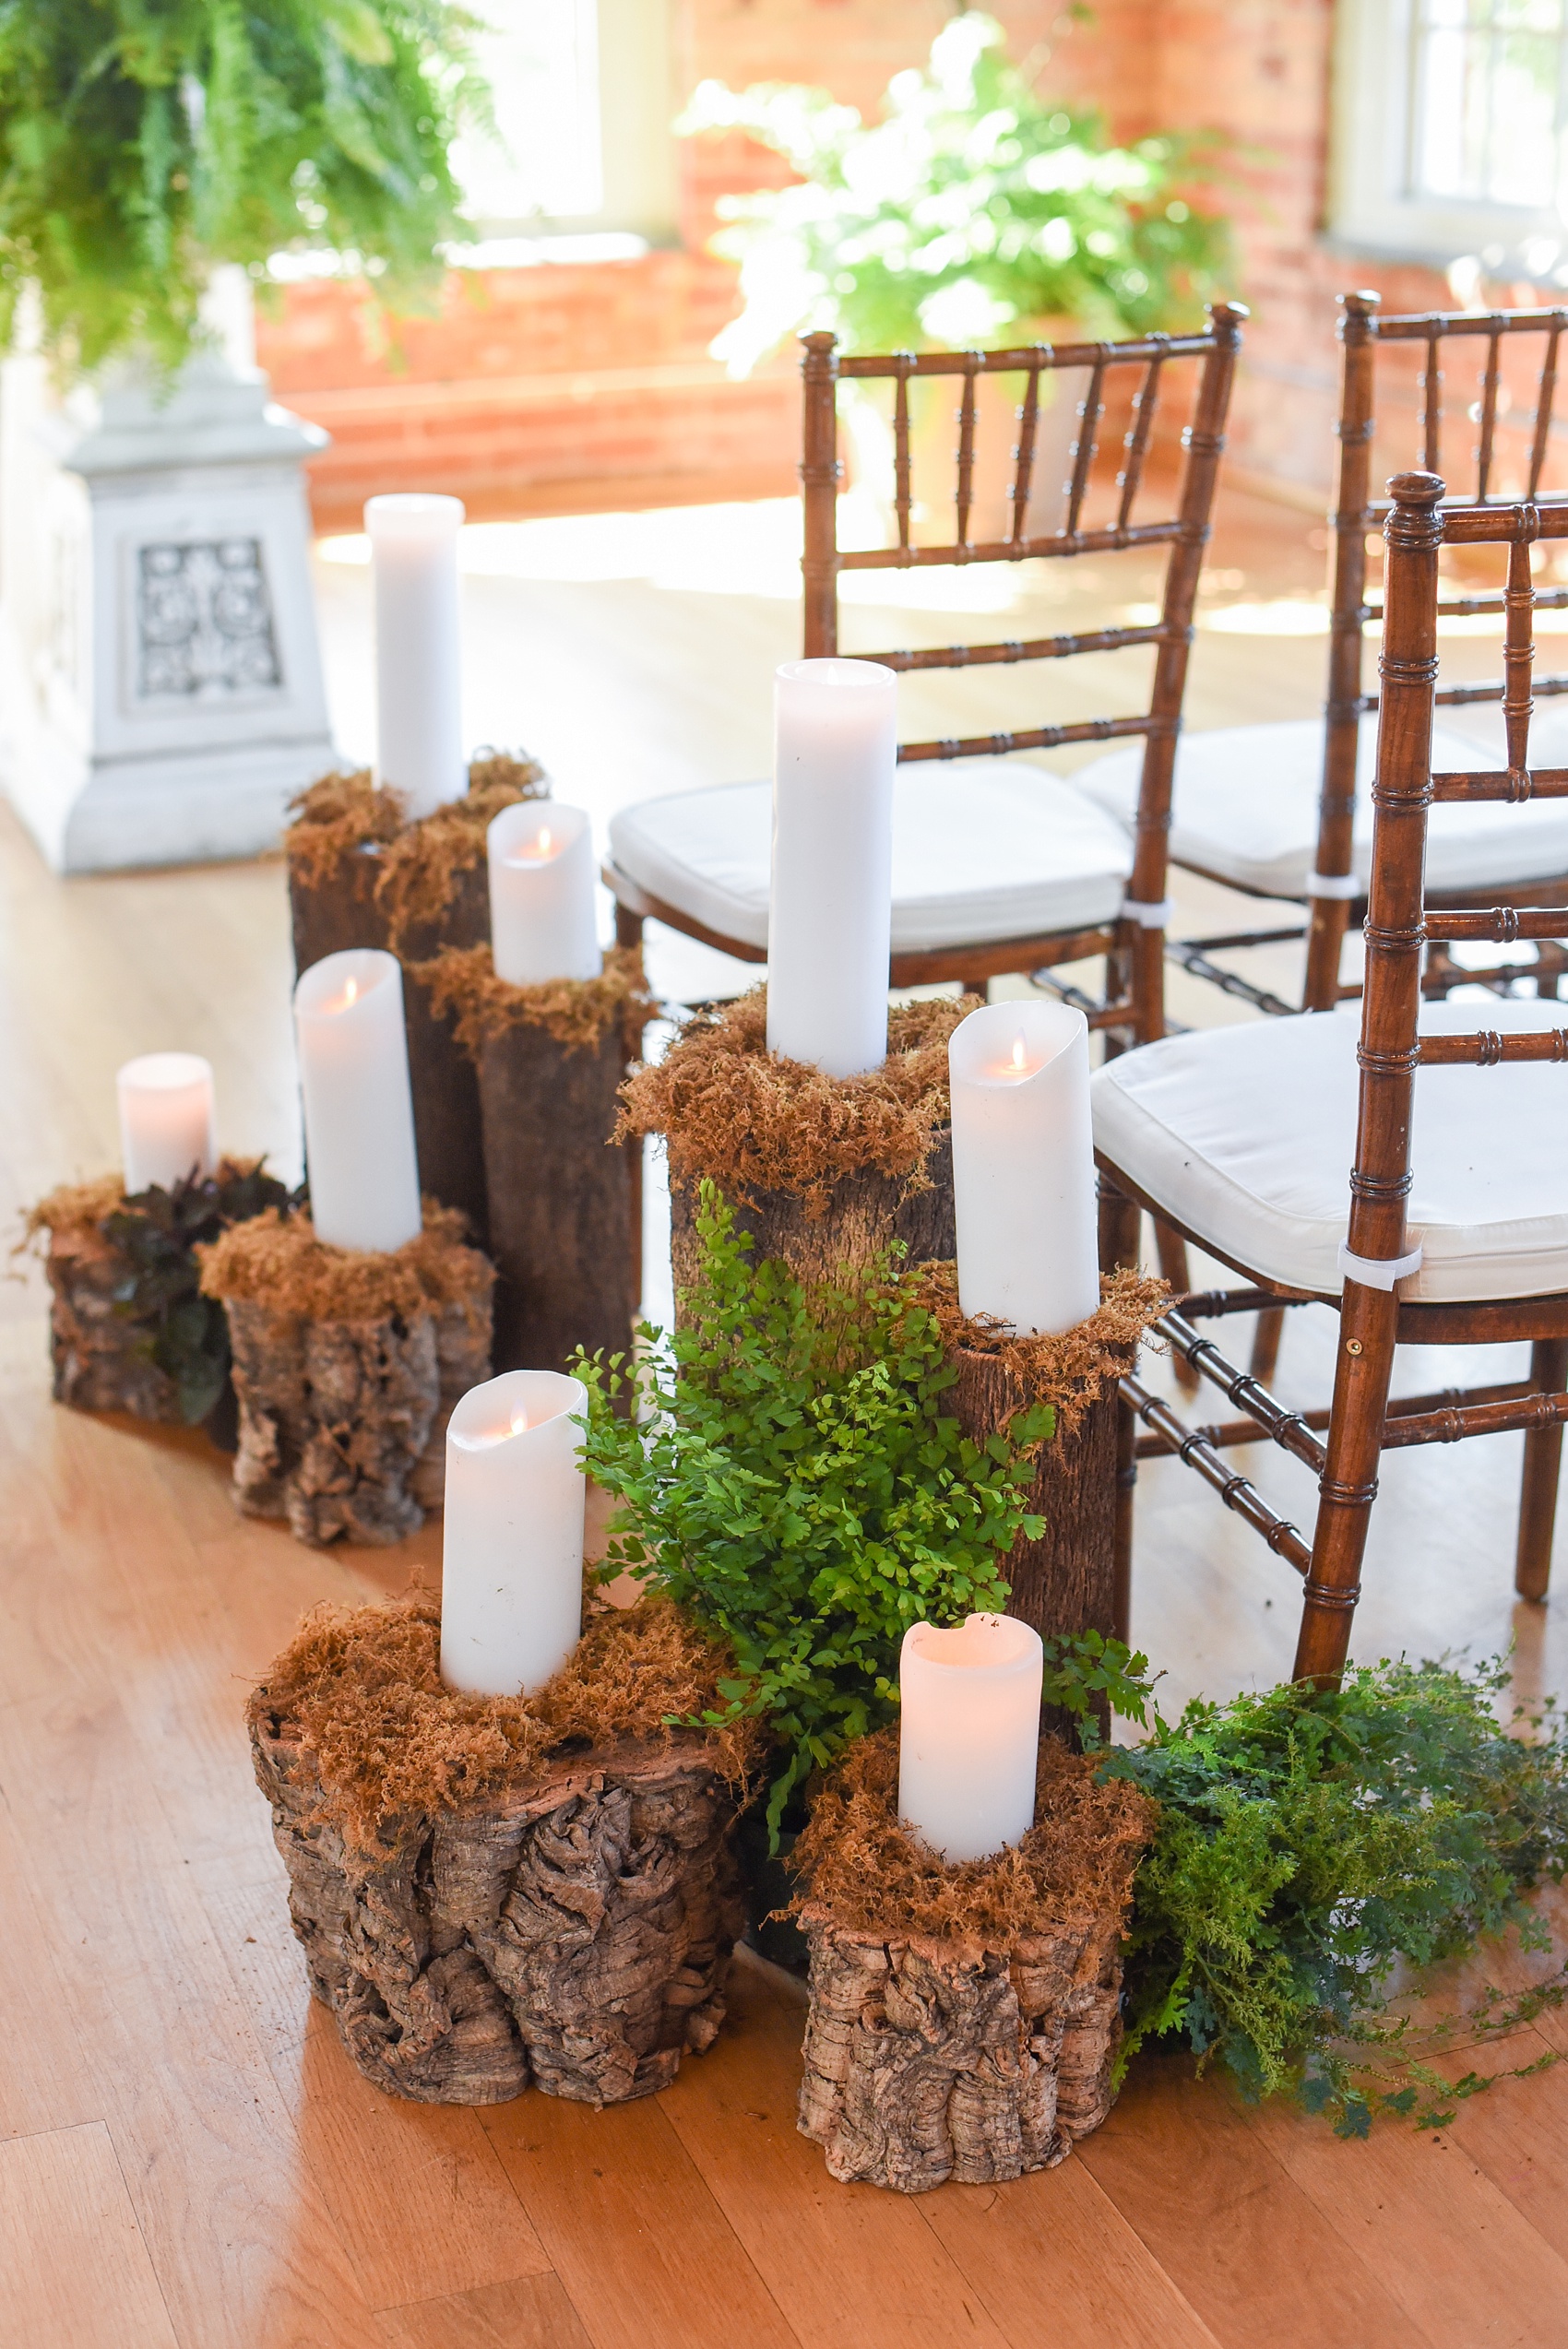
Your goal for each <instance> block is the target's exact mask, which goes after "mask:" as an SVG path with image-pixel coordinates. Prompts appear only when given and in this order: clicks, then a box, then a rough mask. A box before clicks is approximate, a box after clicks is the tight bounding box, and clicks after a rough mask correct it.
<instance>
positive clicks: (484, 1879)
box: [251, 1715, 742, 2106]
mask: <svg viewBox="0 0 1568 2349" xmlns="http://www.w3.org/2000/svg"><path fill="white" fill-rule="evenodd" d="M251 1742H252V1751H253V1758H254V1761H255V1774H256V1783H257V1784H258V1785H259V1786H260V1788H261V1790H262V1793H263V1794H264V1795H265V1796H266V1797H267V1800H268V1802H269V1803H270V1804H271V1806H272V1822H273V1835H274V1838H275V1840H276V1842H277V1845H278V1848H279V1852H280V1853H281V1855H282V1857H283V1861H284V1865H285V1867H286V1868H287V1869H288V1872H289V1909H290V1915H291V1918H292V1921H293V1927H294V1931H295V1934H296V1935H297V1936H298V1938H299V1940H300V1941H301V1942H302V1943H303V1948H304V1952H305V1965H306V1970H307V1972H308V1975H309V1977H310V1987H311V1989H312V1992H313V1993H314V1995H315V1997H316V1998H318V1999H320V2000H321V2002H322V2004H323V2005H324V2006H327V2007H328V2008H330V2010H331V2011H332V2013H333V2015H334V2016H335V2018H336V2020H337V2023H338V2028H339V2033H340V2035H341V2036H342V2040H343V2045H344V2046H345V2047H346V2048H347V2049H348V2052H349V2054H350V2057H351V2058H352V2059H353V2061H354V2062H355V2063H356V2064H357V2065H358V2067H359V2069H360V2070H361V2071H362V2072H363V2073H364V2075H365V2077H366V2078H367V2079H368V2080H371V2081H374V2083H375V2085H376V2086H377V2087H378V2088H382V2089H385V2090H386V2092H387V2093H388V2094H391V2095H395V2096H406V2097H409V2098H411V2099H412V2100H414V2101H415V2102H418V2103H422V2104H449V2105H493V2104H500V2103H503V2102H505V2100H506V2099H507V2098H508V2097H512V2096H517V2095H520V2094H521V2093H522V2091H523V2090H524V2089H525V2088H526V2087H528V2086H529V2084H530V2082H531V2083H532V2084H533V2085H535V2086H537V2087H540V2088H542V2089H543V2090H544V2091H545V2093H546V2094H548V2095H552V2096H565V2097H569V2098H571V2099H573V2100H574V2101H575V2102H576V2103H579V2104H588V2105H597V2106H604V2105H615V2104H624V2103H625V2102H626V2101H627V2100H628V2099H630V2098H632V2097H635V2096H647V2095H652V2094H655V2093H656V2092H657V2091H658V2090H659V2089H661V2088H667V2087H668V2086H669V2085H670V2083H671V2081H672V2080H673V2079H674V2077H675V2075H676V2072H677V2071H678V2070H679V2069H680V2063H681V2058H682V2056H683V2054H684V2053H686V2052H687V2051H700V2050H701V2049H703V2048H706V2047H707V2046H711V2045H712V2043H713V2040H714V2038H715V2037H716V2035H717V2034H718V2031H719V2025H720V2023H722V2021H723V2019H724V1983H725V1978H726V1975H727V1974H728V1971H729V1964H730V1954H731V1950H732V1948H733V1946H734V1941H735V1938H736V1935H737V1933H738V1931H739V1929H740V1926H741V1922H742V1911H741V1904H740V1902H739V1899H738V1897H737V1893H736V1889H735V1885H736V1876H735V1868H734V1861H733V1857H732V1854H731V1839H732V1830H733V1826H734V1821H735V1804H734V1801H733V1798H732V1797H731V1794H730V1792H729V1790H728V1789H727V1787H726V1786H725V1785H724V1783H723V1781H722V1779H721V1778H719V1776H718V1775H717V1774H715V1772H714V1771H713V1770H712V1769H711V1767H709V1764H708V1761H707V1756H706V1754H703V1755H700V1756H699V1754H698V1753H697V1752H696V1751H695V1750H694V1749H695V1741H693V1740H683V1739H682V1738H678V1737H677V1738H674V1739H673V1740H672V1741H671V1743H670V1744H669V1745H668V1746H665V1745H661V1744H651V1745H650V1744H646V1743H645V1744H638V1743H636V1742H634V1741H631V1740H626V1741H624V1742H617V1743H615V1744H612V1745H607V1746H605V1747H603V1748H599V1749H596V1750H593V1751H591V1752H588V1753H585V1754H581V1755H575V1756H573V1757H571V1758H570V1759H569V1760H561V1759H558V1760H556V1761H553V1762H544V1763H542V1764H536V1765H535V1767H534V1769H533V1772H532V1774H531V1776H529V1777H527V1778H523V1779H520V1780H519V1782H518V1783H517V1785H513V1786H508V1787H506V1788H505V1789H504V1790H503V1791H502V1792H501V1793H500V1794H498V1795H495V1796H493V1797H489V1798H487V1799H486V1800H485V1801H484V1802H483V1803H482V1804H481V1805H478V1806H476V1807H475V1808H474V1809H471V1810H469V1811H464V1812H441V1813H439V1814H437V1815H435V1816H434V1817H419V1818H416V1819H414V1820H412V1821H406V1822H404V1829H403V1832H402V1833H400V1834H399V1838H398V1845H397V1848H396V1850H392V1851H382V1852H376V1853H371V1854H367V1853H364V1852H362V1851H361V1850H359V1849H357V1848H355V1847H354V1846H353V1845H350V1844H347V1843H345V1840H344V1837H343V1835H342V1833H341V1832H340V1828H339V1824H338V1823H337V1822H336V1821H335V1820H334V1818H333V1815H332V1807H331V1801H330V1797H328V1796H327V1794H326V1793H325V1791H324V1789H323V1786H322V1784H321V1780H320V1777H319V1775H318V1774H317V1772H316V1769H315V1762H314V1760H313V1758H312V1756H311V1755H310V1754H309V1753H308V1752H307V1751H305V1750H303V1749H302V1748H301V1747H300V1746H298V1745H296V1744H294V1743H291V1742H290V1741H289V1740H288V1739H287V1738H285V1737H284V1736H283V1735H282V1734H281V1724H280V1723H279V1720H278V1718H277V1716H276V1715H273V1716H269V1717H264V1718H263V1719H262V1720H261V1721H259V1722H258V1723H257V1724H256V1725H255V1726H254V1727H253V1730H252V1739H251Z"/></svg>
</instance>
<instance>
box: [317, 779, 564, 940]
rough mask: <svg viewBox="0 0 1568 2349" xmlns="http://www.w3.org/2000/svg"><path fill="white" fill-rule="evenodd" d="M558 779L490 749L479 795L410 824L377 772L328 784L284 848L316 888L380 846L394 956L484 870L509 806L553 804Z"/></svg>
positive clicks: (380, 881)
mask: <svg viewBox="0 0 1568 2349" xmlns="http://www.w3.org/2000/svg"><path fill="white" fill-rule="evenodd" d="M549 792H550V779H549V777H547V776H546V774H545V772H544V769H543V767H541V766H540V764H539V762H538V761H537V760H536V759H531V758H529V757H528V756H527V755H526V754H525V755H520V756H517V755H513V754H512V753H507V752H502V751H486V752H483V753H481V754H480V756H479V757H477V758H476V759H474V760H473V761H472V762H471V764H470V765H469V788H468V791H467V794H466V795H465V796H464V797H463V798H462V799H460V800H450V801H447V802H446V804H445V806H444V807H439V808H437V809H436V810H435V811H434V813H433V814H431V815H427V816H422V817H421V818H420V819H419V821H418V822H417V823H412V824H410V821H409V815H408V805H407V802H406V801H405V800H404V798H403V796H402V794H401V793H400V792H398V791H393V790H387V789H377V788H376V786H375V783H374V780H373V778H372V776H371V772H370V769H369V768H368V767H362V768H360V769H359V770H358V771H357V772H356V773H354V774H352V775H348V774H339V775H327V776H324V777H322V779H321V781H320V782H319V783H313V784H312V785H311V787H310V789H309V790H308V791H303V792H301V794H300V796H299V798H298V799H297V800H294V801H291V813H292V816H293V822H292V823H291V825H290V826H289V829H288V831H287V833H286V834H285V835H284V839H283V846H284V850H285V853H286V854H287V856H288V859H289V863H290V866H291V870H292V871H293V872H295V874H296V875H297V876H298V877H299V879H300V880H301V881H303V882H304V883H305V884H307V885H309V886H310V887H313V888H314V887H319V886H320V884H322V883H323V882H325V881H327V880H329V879H330V877H331V875H332V874H333V873H334V872H336V870H337V868H338V866H339V864H340V863H341V861H342V860H343V859H344V858H345V857H347V856H351V855H353V854H354V852H355V851H356V850H357V849H359V848H363V847H365V846H367V845H368V846H371V847H374V848H379V849H380V850H381V855H380V857H379V859H378V860H377V870H376V880H375V896H376V902H377V904H378V905H380V906H381V908H383V910H384V911H385V913H386V918H387V924H388V929H389V932H390V936H391V942H392V946H393V950H394V952H396V951H397V950H398V944H399V942H400V941H401V940H402V939H403V938H404V937H405V936H406V935H407V933H408V932H409V931H410V929H412V928H413V927H414V926H415V925H416V924H418V923H420V922H425V921H434V920H436V919H438V918H439V917H440V915H441V914H442V913H444V912H445V908H447V906H448V905H450V903H451V901H452V896H453V892H454V890H455V888H456V886H457V875H458V874H459V873H461V872H469V871H471V870H472V868H473V867H474V866H475V865H477V864H481V863H482V862H483V860H484V854H485V843H484V836H485V833H486V831H487V829H488V828H489V825H490V824H491V823H492V821H493V818H494V817H496V816H498V815H499V814H500V813H501V811H502V809H503V808H509V807H511V806H513V805H515V803H516V802H517V801H518V800H538V799H545V798H548V796H549Z"/></svg>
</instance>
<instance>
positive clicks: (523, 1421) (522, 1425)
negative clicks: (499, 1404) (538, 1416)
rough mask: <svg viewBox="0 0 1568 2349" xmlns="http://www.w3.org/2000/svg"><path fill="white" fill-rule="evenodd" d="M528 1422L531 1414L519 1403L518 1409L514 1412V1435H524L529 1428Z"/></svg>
mask: <svg viewBox="0 0 1568 2349" xmlns="http://www.w3.org/2000/svg"><path fill="white" fill-rule="evenodd" d="M528 1424H529V1415H528V1413H527V1412H526V1411H525V1410H524V1408H523V1406H522V1405H521V1404H520V1403H519V1404H518V1406H517V1409H516V1410H515V1411H514V1412H513V1414H512V1433H513V1434H514V1435H522V1434H523V1433H524V1432H525V1430H527V1427H528Z"/></svg>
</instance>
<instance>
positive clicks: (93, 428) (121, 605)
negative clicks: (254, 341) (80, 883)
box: [0, 356, 335, 872]
mask: <svg viewBox="0 0 1568 2349" xmlns="http://www.w3.org/2000/svg"><path fill="white" fill-rule="evenodd" d="M78 397H79V396H78ZM72 405H73V406H74V405H76V402H75V401H74V402H73V403H72ZM326 440H327V435H326V434H325V433H322V432H321V431H320V430H319V428H318V427H316V426H315V425H312V424H307V423H304V422H303V421H301V419H300V418H298V417H295V416H291V415H290V414H289V413H288V411H287V410H286V409H280V408H277V407H275V406H273V405H272V403H271V402H270V401H269V400H268V398H267V380H266V378H265V376H263V375H261V374H258V373H257V372H256V371H255V370H254V369H236V368H234V367H233V366H232V365H231V364H230V363H229V362H227V361H226V360H223V359H220V358H218V357H217V356H207V357H202V358H198V359H196V360H195V361H193V362H191V364H190V365H189V366H188V367H187V368H186V369H185V370H184V374H182V375H181V377H180V378H179V381H178V384H177V386H176V387H175V389H174V391H173V393H172V396H170V397H167V398H166V399H165V400H164V401H163V402H162V404H161V405H160V403H159V400H158V397H157V395H156V392H155V390H154V389H153V388H152V387H150V386H148V385H145V384H139V383H134V382H125V383H122V384H120V385H119V386H116V387H114V388H113V389H111V390H108V391H106V392H105V393H104V395H103V397H102V399H101V403H100V404H99V412H98V414H97V415H96V417H91V416H89V417H86V418H81V419H77V418H76V417H73V415H72V413H71V412H70V410H69V409H61V408H60V407H59V406H58V405H57V403H55V402H53V400H52V398H51V397H50V393H49V388H48V382H47V376H46V373H45V369H44V364H43V362H42V360H40V359H37V358H33V357H26V356H23V357H18V358H13V359H10V360H8V361H7V362H6V366H5V369H4V376H3V389H0V774H3V777H4V781H5V786H6V791H7V792H8V794H9V796H10V798H11V800H12V801H13V803H14V804H15V806H16V808H17V810H18V813H19V814H20V816H21V818H22V820H23V822H24V823H25V824H26V825H27V826H28V828H29V830H30V832H31V833H32V835H33V836H34V838H35V839H36V840H37V841H38V844H39V846H40V848H42V851H43V854H44V856H45V857H46V858H47V859H48V860H49V862H50V863H51V864H52V865H53V867H54V869H55V870H56V871H57V872H103V871H109V870H113V869H115V868H117V867H125V866H129V865H153V864H185V863H192V862H196V861H200V860H210V859H214V858H224V857H248V856H255V855H258V854H261V853H262V852H264V851H266V850H267V849H269V848H275V847H276V846H277V844H278V839H279V833H280V831H281V828H282V824H283V816H284V809H285V806H286V804H287V801H289V799H290V798H291V795H292V794H293V793H294V792H296V791H298V790H300V789H303V787H304V786H305V785H306V784H308V783H311V782H313V781H315V778H316V777H318V776H319V775H322V774H324V773H325V772H326V771H327V769H328V768H329V767H330V766H331V765H333V764H334V763H335V754H334V752H333V747H332V741H331V736H330V733H329V730H328V726H327V704H326V697H325V694H324V693H323V689H322V679H321V662H320V656H319V653H318V651H317V647H316V631H315V604H314V599H313V597H312V592H311V582H310V568H309V554H310V519H309V513H308V509H307V506H306V502H305V493H304V480H303V470H302V468H303V462H304V460H305V458H306V457H311V456H314V455H315V452H316V451H317V450H318V449H320V448H322V447H323V446H325V445H326Z"/></svg>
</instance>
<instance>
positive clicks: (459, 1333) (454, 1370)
mask: <svg viewBox="0 0 1568 2349" xmlns="http://www.w3.org/2000/svg"><path fill="white" fill-rule="evenodd" d="M491 1320H492V1312H491V1299H490V1298H489V1297H488V1296H487V1297H485V1298H483V1299H457V1301H456V1302H455V1303H453V1304H450V1305H444V1306H443V1307H442V1308H441V1311H439V1312H438V1313H437V1314H436V1315H435V1374H436V1379H437V1382H438V1386H439V1393H438V1394H437V1397H436V1405H435V1417H434V1419H433V1420H432V1421H431V1423H430V1434H429V1436H428V1437H427V1438H426V1441H425V1447H424V1450H423V1451H422V1453H421V1454H420V1456H419V1463H418V1465H417V1466H416V1467H415V1469H414V1473H413V1477H412V1479H411V1489H412V1492H413V1496H414V1499H415V1500H416V1501H418V1502H419V1505H420V1507H421V1508H422V1509H423V1510H427V1511H428V1510H434V1509H439V1508H440V1507H441V1506H442V1504H443V1502H444V1501H445V1492H446V1423H447V1421H448V1420H449V1419H450V1418H451V1417H452V1414H453V1411H454V1410H455V1409H456V1407H457V1405H458V1404H459V1403H460V1402H461V1401H462V1399H463V1397H464V1395H465V1394H467V1393H468V1391H469V1387H471V1386H482V1385H483V1383H484V1382H485V1380H486V1379H488V1378H489V1376H490V1375H491V1365H490V1355H491V1335H492V1333H491Z"/></svg>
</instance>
